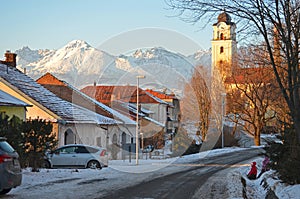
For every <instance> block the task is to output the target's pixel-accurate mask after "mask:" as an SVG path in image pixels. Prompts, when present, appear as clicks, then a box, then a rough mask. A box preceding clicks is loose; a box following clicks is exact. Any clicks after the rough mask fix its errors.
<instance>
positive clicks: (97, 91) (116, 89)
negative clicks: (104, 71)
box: [81, 85, 166, 105]
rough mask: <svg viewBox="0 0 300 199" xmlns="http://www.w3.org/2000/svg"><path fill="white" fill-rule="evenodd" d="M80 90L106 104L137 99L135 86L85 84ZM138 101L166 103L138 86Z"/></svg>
mask: <svg viewBox="0 0 300 199" xmlns="http://www.w3.org/2000/svg"><path fill="white" fill-rule="evenodd" d="M81 91H82V92H84V93H85V94H87V95H88V96H90V97H92V98H95V99H96V100H97V101H99V102H102V103H104V104H106V105H110V103H111V101H114V100H120V101H123V102H128V103H136V100H137V99H136V98H137V89H136V86H129V85H128V86H87V87H85V88H83V89H81ZM139 102H140V103H155V104H159V103H162V104H166V102H164V101H163V100H161V99H159V98H157V97H155V96H153V95H151V94H150V93H148V92H146V91H144V90H142V89H140V88H139Z"/></svg>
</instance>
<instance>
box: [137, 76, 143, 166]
mask: <svg viewBox="0 0 300 199" xmlns="http://www.w3.org/2000/svg"><path fill="white" fill-rule="evenodd" d="M143 78H145V76H136V129H135V164H136V165H138V164H139V79H143Z"/></svg>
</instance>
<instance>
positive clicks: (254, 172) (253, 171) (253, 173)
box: [247, 162, 257, 180]
mask: <svg viewBox="0 0 300 199" xmlns="http://www.w3.org/2000/svg"><path fill="white" fill-rule="evenodd" d="M256 175H257V168H256V162H252V164H251V170H250V171H249V173H248V174H247V177H248V178H249V179H250V180H254V179H256Z"/></svg>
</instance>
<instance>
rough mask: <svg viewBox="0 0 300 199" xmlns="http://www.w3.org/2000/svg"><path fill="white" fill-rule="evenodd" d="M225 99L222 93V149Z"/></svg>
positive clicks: (224, 94)
mask: <svg viewBox="0 0 300 199" xmlns="http://www.w3.org/2000/svg"><path fill="white" fill-rule="evenodd" d="M225 97H226V93H222V111H221V112H222V113H221V114H222V126H221V131H222V148H224V115H225V111H224V107H225Z"/></svg>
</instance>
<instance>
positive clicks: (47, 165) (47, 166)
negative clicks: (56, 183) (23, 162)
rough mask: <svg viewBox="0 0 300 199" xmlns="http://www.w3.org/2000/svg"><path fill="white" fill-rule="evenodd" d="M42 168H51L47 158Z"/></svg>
mask: <svg viewBox="0 0 300 199" xmlns="http://www.w3.org/2000/svg"><path fill="white" fill-rule="evenodd" d="M42 168H47V169H50V168H51V165H50V162H49V161H47V160H44V161H43V164H42Z"/></svg>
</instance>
